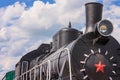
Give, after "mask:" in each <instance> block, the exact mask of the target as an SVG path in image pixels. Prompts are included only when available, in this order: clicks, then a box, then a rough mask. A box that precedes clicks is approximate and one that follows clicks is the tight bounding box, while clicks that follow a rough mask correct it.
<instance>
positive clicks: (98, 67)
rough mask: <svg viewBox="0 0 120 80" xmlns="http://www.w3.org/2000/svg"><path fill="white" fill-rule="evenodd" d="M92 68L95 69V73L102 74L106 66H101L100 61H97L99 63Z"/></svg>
mask: <svg viewBox="0 0 120 80" xmlns="http://www.w3.org/2000/svg"><path fill="white" fill-rule="evenodd" d="M94 66H95V67H96V72H102V73H104V68H105V66H106V65H104V64H102V62H101V61H99V63H98V64H95V65H94Z"/></svg>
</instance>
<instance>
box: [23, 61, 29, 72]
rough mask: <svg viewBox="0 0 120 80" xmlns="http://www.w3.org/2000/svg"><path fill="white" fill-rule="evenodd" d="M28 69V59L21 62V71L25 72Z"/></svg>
mask: <svg viewBox="0 0 120 80" xmlns="http://www.w3.org/2000/svg"><path fill="white" fill-rule="evenodd" d="M27 70H28V61H23V62H22V73H24V72H26V71H27Z"/></svg>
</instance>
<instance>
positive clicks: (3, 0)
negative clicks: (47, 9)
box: [0, 0, 55, 7]
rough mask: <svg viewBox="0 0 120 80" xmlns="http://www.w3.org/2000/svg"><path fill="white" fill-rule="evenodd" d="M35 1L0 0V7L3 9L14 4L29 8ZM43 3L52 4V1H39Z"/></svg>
mask: <svg viewBox="0 0 120 80" xmlns="http://www.w3.org/2000/svg"><path fill="white" fill-rule="evenodd" d="M34 1H35V0H0V7H5V6H9V5H12V4H14V3H15V2H20V3H25V4H26V5H27V7H31V6H32V5H33V2H34ZM41 1H43V2H44V3H46V2H49V3H51V4H53V3H54V2H55V1H54V0H41Z"/></svg>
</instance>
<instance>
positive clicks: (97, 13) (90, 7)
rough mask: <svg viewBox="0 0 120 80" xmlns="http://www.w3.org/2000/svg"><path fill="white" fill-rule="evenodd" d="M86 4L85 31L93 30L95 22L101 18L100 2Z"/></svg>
mask: <svg viewBox="0 0 120 80" xmlns="http://www.w3.org/2000/svg"><path fill="white" fill-rule="evenodd" d="M85 6H86V31H85V33H88V32H94V31H95V27H96V26H95V24H96V23H97V22H98V21H100V20H101V19H102V7H103V5H102V4H100V3H93V2H92V3H87V4H85Z"/></svg>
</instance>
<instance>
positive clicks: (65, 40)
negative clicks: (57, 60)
mask: <svg viewBox="0 0 120 80" xmlns="http://www.w3.org/2000/svg"><path fill="white" fill-rule="evenodd" d="M79 33H80V31H78V30H76V29H74V28H71V23H69V27H68V28H63V29H61V30H60V31H58V32H57V33H56V34H55V35H54V36H53V48H52V50H53V51H56V50H58V49H60V48H61V47H62V46H64V45H67V44H69V43H70V42H72V41H73V40H75V39H77V38H78V36H79V35H80V34H79Z"/></svg>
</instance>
